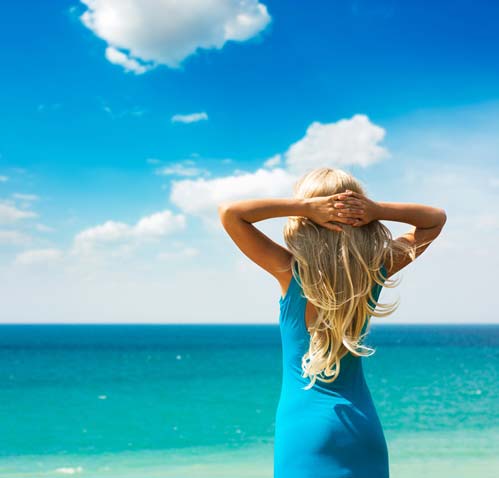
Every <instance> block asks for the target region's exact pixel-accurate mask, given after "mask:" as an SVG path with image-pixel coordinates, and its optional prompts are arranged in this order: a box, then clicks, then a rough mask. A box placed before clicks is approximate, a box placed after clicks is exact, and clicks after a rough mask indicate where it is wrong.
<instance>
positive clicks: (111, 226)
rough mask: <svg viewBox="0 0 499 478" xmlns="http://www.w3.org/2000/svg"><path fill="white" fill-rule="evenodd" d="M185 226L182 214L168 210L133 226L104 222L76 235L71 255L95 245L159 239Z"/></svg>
mask: <svg viewBox="0 0 499 478" xmlns="http://www.w3.org/2000/svg"><path fill="white" fill-rule="evenodd" d="M185 226H186V221H185V217H184V216H183V215H182V214H178V215H175V214H173V213H172V212H171V211H168V210H166V211H162V212H158V213H155V214H151V215H150V216H146V217H143V218H142V219H140V220H139V221H138V222H137V223H136V224H135V225H133V226H130V225H128V224H126V223H124V222H117V221H106V222H105V223H104V224H101V225H99V226H95V227H91V228H89V229H85V230H84V231H81V232H80V233H79V234H77V235H76V237H75V239H74V246H73V250H72V253H73V254H75V253H81V252H89V251H91V250H93V249H94V247H95V246H97V245H105V244H115V243H119V242H123V241H135V242H141V241H147V240H151V239H153V240H154V239H159V238H161V237H163V236H167V235H169V234H172V233H174V232H177V231H180V230H183V229H185Z"/></svg>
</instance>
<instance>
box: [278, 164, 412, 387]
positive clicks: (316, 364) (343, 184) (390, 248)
mask: <svg viewBox="0 0 499 478" xmlns="http://www.w3.org/2000/svg"><path fill="white" fill-rule="evenodd" d="M346 189H350V190H352V191H356V192H358V193H361V194H364V195H366V192H365V190H364V188H363V187H362V185H361V183H360V182H359V181H358V180H357V179H356V178H354V177H353V176H352V175H351V174H349V173H347V172H345V171H343V170H340V169H331V168H318V169H314V170H312V171H310V172H308V173H307V174H305V175H304V176H302V177H301V178H300V179H299V180H298V181H297V182H296V183H295V185H294V196H295V197H298V198H310V197H316V196H330V195H333V194H337V193H341V192H344V191H345V190H346ZM341 226H342V228H343V232H337V231H332V230H330V229H327V228H325V227H322V226H319V225H318V224H316V223H314V222H313V221H312V220H310V219H308V218H306V217H301V216H296V217H295V216H291V217H289V218H288V220H287V222H286V224H285V226H284V240H285V242H286V245H287V246H288V248H289V250H290V252H291V253H292V255H293V257H292V259H291V270H292V273H293V275H294V276H295V278H296V279H297V280H298V281H299V283H300V284H301V286H302V289H303V294H304V296H305V297H306V299H307V300H308V301H309V302H311V303H312V304H313V305H314V306H315V308H316V310H317V314H318V315H317V318H316V320H315V323H314V324H313V325H312V326H311V327H309V328H308V330H309V333H310V345H309V349H308V351H307V352H306V353H305V355H303V357H302V364H301V365H302V377H310V383H309V384H308V385H307V386H306V387H304V389H305V390H308V389H310V388H311V387H313V385H314V383H315V382H316V380H320V381H323V382H329V383H330V382H334V381H335V380H336V378H337V377H338V376H339V374H340V364H341V362H340V360H341V359H342V358H343V357H344V356H345V355H346V354H347V353H348V352H350V353H351V354H353V355H354V356H356V357H360V356H362V357H366V356H369V355H372V354H374V352H375V349H372V348H370V347H366V346H365V345H362V340H363V339H364V337H365V335H366V333H364V334H362V336H361V332H362V328H363V326H364V324H365V322H366V321H367V320H368V318H369V317H370V316H372V315H373V316H375V317H386V316H388V315H389V314H391V313H393V312H394V311H395V310H396V309H397V308H398V306H399V300H398V299H397V300H396V301H395V302H394V303H392V304H388V303H386V304H384V303H379V302H377V300H376V299H375V298H374V297H373V295H372V291H373V287H374V285H375V283H377V284H380V285H384V286H385V287H388V288H394V287H395V286H397V285H398V284H399V280H395V279H390V280H388V279H386V278H385V277H383V276H382V271H381V267H382V265H385V267H387V268H391V267H392V265H393V259H394V254H397V253H408V254H409V255H410V257H412V259H413V260H414V259H415V251H414V250H413V249H414V248H413V247H412V246H410V245H409V244H407V243H405V242H401V241H394V240H393V237H392V234H391V232H390V230H389V229H388V228H387V227H386V226H385V225H383V224H382V223H381V222H380V221H377V220H376V221H372V222H370V223H369V224H365V225H364V226H360V227H359V226H358V227H353V226H350V225H347V224H341ZM295 265H296V266H297V267H298V275H299V277H296V272H295ZM369 301H370V302H371V303H369ZM371 304H372V305H371Z"/></svg>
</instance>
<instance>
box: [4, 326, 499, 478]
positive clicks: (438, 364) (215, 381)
mask: <svg viewBox="0 0 499 478" xmlns="http://www.w3.org/2000/svg"><path fill="white" fill-rule="evenodd" d="M367 344H368V345H370V346H372V347H375V348H376V354H375V355H373V356H372V357H369V358H364V359H363V363H364V370H365V374H366V379H367V382H368V384H369V386H370V389H371V393H372V395H373V399H374V401H375V404H376V406H377V409H378V413H379V415H380V418H381V421H382V423H383V426H384V429H385V435H386V438H387V442H388V448H389V454H390V462H391V474H392V476H393V477H404V478H405V477H407V478H411V477H416V476H418V477H419V476H421V474H424V476H425V478H433V477H439V478H442V477H451V476H452V477H453V478H456V477H474V476H480V477H491V478H492V477H496V476H499V459H498V456H499V445H498V444H499V385H498V383H499V382H498V379H499V372H498V369H499V368H498V363H499V326H494V325H473V326H472V325H466V326H450V325H438V326H437V325H433V326H428V325H376V324H375V325H373V326H372V328H371V332H370V335H369V336H368V339H367ZM280 354H281V349H280V337H279V328H278V326H274V325H263V326H257V325H234V326H232V325H231V326H223V325H208V326H207V325H157V326H156V325H21V326H20V325H2V326H0V383H1V384H2V387H1V388H0V477H9V478H15V477H24V478H26V477H33V478H42V477H60V476H65V475H72V476H82V477H92V478H100V477H120V478H128V477H130V478H132V477H133V478H138V477H141V478H149V477H176V478H177V477H178V478H180V477H188V478H204V477H234V478H236V477H252V478H264V477H267V478H270V477H272V450H273V432H274V428H273V427H274V422H273V420H274V413H275V409H276V407H277V402H278V399H279V393H280V380H281V356H280Z"/></svg>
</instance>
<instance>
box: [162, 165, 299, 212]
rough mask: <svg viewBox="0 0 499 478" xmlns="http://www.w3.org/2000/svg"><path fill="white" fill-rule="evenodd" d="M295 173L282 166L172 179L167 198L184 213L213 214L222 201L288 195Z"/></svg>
mask: <svg viewBox="0 0 499 478" xmlns="http://www.w3.org/2000/svg"><path fill="white" fill-rule="evenodd" d="M295 179H296V178H295V177H293V176H292V175H290V174H289V173H288V172H287V171H285V170H284V169H281V168H276V169H273V170H271V171H268V170H266V169H258V170H257V171H255V172H254V173H248V172H241V173H240V174H238V175H235V176H226V177H221V178H215V179H204V178H199V179H195V180H192V179H186V180H182V181H172V189H171V195H170V200H171V201H172V202H173V203H174V204H175V205H176V206H178V207H179V208H180V209H181V210H182V211H183V212H185V213H187V214H194V215H199V216H208V217H209V216H213V215H216V214H217V205H218V204H219V203H220V202H222V201H229V200H235V199H245V198H252V197H262V196H273V197H276V196H282V195H289V194H290V192H291V188H292V185H293V182H294V181H295Z"/></svg>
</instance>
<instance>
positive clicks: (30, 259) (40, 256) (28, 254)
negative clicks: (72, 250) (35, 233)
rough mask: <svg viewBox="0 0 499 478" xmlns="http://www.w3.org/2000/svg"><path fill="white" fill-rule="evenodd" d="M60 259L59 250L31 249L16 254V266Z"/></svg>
mask: <svg viewBox="0 0 499 478" xmlns="http://www.w3.org/2000/svg"><path fill="white" fill-rule="evenodd" d="M61 257H62V251H60V250H59V249H33V250H30V251H24V252H21V253H20V254H17V256H16V259H15V263H16V264H23V265H29V264H39V263H47V262H53V261H56V260H59V259H60V258H61Z"/></svg>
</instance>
